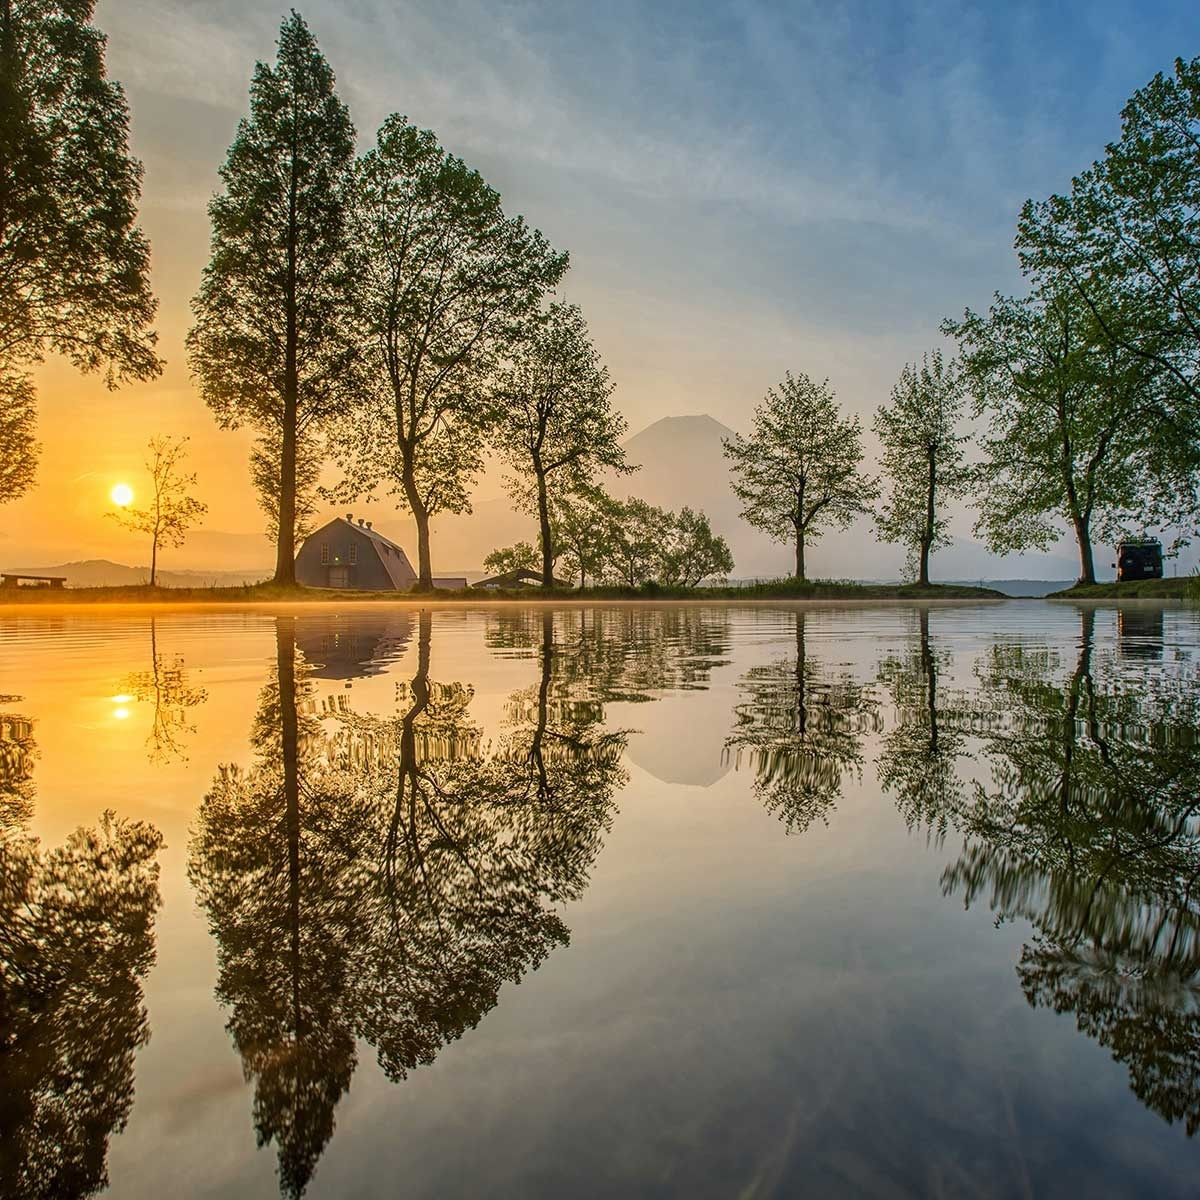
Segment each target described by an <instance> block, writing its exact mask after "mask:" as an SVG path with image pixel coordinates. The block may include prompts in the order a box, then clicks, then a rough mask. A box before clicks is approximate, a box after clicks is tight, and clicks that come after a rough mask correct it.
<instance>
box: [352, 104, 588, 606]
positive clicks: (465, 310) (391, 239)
mask: <svg viewBox="0 0 1200 1200" xmlns="http://www.w3.org/2000/svg"><path fill="white" fill-rule="evenodd" d="M353 230H354V234H353V236H354V248H355V258H354V262H355V267H354V276H355V283H354V290H355V294H356V298H357V318H356V319H357V327H356V328H357V338H358V344H359V347H360V349H361V350H362V353H363V357H364V362H365V370H366V373H367V376H366V380H365V382H364V385H363V387H362V389H361V391H360V393H359V394H358V396H357V397H356V404H355V409H354V419H353V420H352V421H350V422H346V423H344V424H343V425H342V427H341V429H340V431H339V436H338V437H337V438H336V439H335V443H334V450H335V455H336V457H337V459H338V461H339V463H340V464H341V466H342V469H343V472H344V475H345V483H344V485H343V487H342V489H341V493H340V494H342V495H343V496H345V497H347V498H348V497H350V496H354V495H362V494H364V493H366V492H369V491H371V490H372V489H373V488H375V487H377V486H379V485H380V484H386V485H388V486H389V487H390V488H391V489H392V490H393V491H394V492H397V493H398V494H399V495H400V496H402V497H403V501H404V503H405V505H406V506H407V507H408V509H409V510H410V511H411V512H412V515H413V519H414V521H415V522H416V525H417V575H418V582H417V587H418V588H419V589H421V590H425V591H429V590H431V589H432V587H433V568H432V559H431V551H430V531H429V522H430V518H431V517H432V516H434V515H435V514H437V513H439V512H455V513H461V512H469V511H470V498H469V487H470V484H471V483H472V481H473V480H474V477H475V475H476V473H477V472H478V470H479V469H480V467H481V465H482V461H483V460H482V449H483V443H484V432H485V430H486V427H487V424H488V418H489V407H488V404H487V394H486V393H487V386H488V380H489V378H490V373H491V371H492V369H493V368H494V366H495V365H496V362H497V358H498V356H499V355H501V354H502V353H503V352H505V351H506V350H508V349H509V348H510V347H511V345H512V344H513V342H514V340H515V339H516V337H517V336H518V332H519V331H520V329H521V326H522V323H523V322H524V321H525V320H526V319H527V318H528V317H529V316H530V314H532V313H533V312H535V311H536V310H537V308H538V306H539V304H540V303H541V301H542V298H543V295H544V294H545V292H546V291H547V290H548V289H550V288H552V287H553V286H554V285H555V284H556V283H557V282H558V281H559V279H560V278H561V277H562V274H563V272H564V271H565V270H566V268H567V256H566V255H565V254H558V253H556V252H555V251H554V250H553V249H551V247H550V245H549V243H548V242H547V241H546V239H545V238H544V237H542V235H541V234H540V233H539V232H538V231H537V230H531V229H529V228H528V227H527V226H526V225H525V222H524V221H523V220H522V219H521V218H520V217H507V216H505V214H504V211H503V209H502V207H501V204H500V196H499V194H498V193H497V192H496V191H495V190H494V189H493V188H491V187H489V186H488V185H487V183H486V182H485V181H484V180H483V177H482V176H481V175H480V174H479V173H478V172H477V171H474V170H472V169H471V168H469V167H468V166H467V165H466V164H465V163H464V162H463V161H462V160H461V159H459V158H455V157H454V156H453V155H451V154H448V153H447V152H446V151H445V150H443V149H442V147H441V146H440V145H439V144H438V141H437V138H436V137H435V135H434V134H433V133H432V132H430V131H429V130H420V129H417V128H415V127H414V126H413V125H411V124H409V122H408V121H407V120H406V119H405V118H404V117H401V116H397V115H392V116H390V117H389V118H388V119H387V120H386V121H385V122H384V123H383V125H382V126H381V127H380V129H379V133H378V136H377V138H376V143H375V147H374V148H373V149H372V150H370V151H369V152H368V153H367V154H365V155H363V157H362V158H361V159H360V160H359V162H358V166H357V169H356V173H355V193H354V207H353Z"/></svg>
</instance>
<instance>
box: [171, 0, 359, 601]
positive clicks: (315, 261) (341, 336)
mask: <svg viewBox="0 0 1200 1200" xmlns="http://www.w3.org/2000/svg"><path fill="white" fill-rule="evenodd" d="M353 156H354V128H353V126H352V125H351V123H350V114H349V112H348V111H347V109H346V106H345V105H344V104H343V103H342V102H341V101H340V100H339V99H338V97H337V95H336V93H335V92H334V77H333V72H332V70H330V67H329V64H328V63H327V62H326V61H325V59H324V57H323V56H322V55H321V52H320V51H319V50H318V48H317V45H316V42H315V40H314V39H313V36H312V34H311V32H310V31H309V29H308V26H307V25H306V24H305V23H304V21H303V19H302V18H301V17H300V16H299V15H298V14H296V13H295V12H293V13H292V14H291V16H290V17H288V18H286V19H285V20H284V22H283V25H282V26H281V28H280V31H279V55H278V58H277V61H276V63H275V65H274V66H273V67H272V66H269V65H268V64H266V63H262V62H260V63H257V64H256V65H255V68H254V77H253V80H252V82H251V85H250V113H249V115H248V116H247V117H244V118H243V119H242V120H241V122H240V123H239V125H238V131H237V136H236V138H235V139H234V141H233V144H232V145H231V146H230V147H229V154H228V157H227V158H226V160H225V164H224V166H223V167H222V168H221V180H222V183H223V184H224V189H225V190H224V192H223V193H222V194H220V195H218V196H215V197H214V198H213V200H212V201H211V202H210V203H209V206H208V215H209V219H210V221H211V223H212V255H211V258H210V259H209V263H208V265H207V266H206V267H205V269H204V278H203V281H202V283H201V286H200V290H199V292H198V293H197V295H196V297H195V298H194V300H193V301H192V307H193V310H194V313H195V317H196V323H195V325H194V326H193V327H192V329H191V331H190V332H189V334H188V352H189V357H190V361H191V364H192V369H193V371H194V372H195V373H196V376H197V377H198V379H199V382H200V388H201V391H202V393H203V395H204V398H205V400H206V401H207V403H208V405H209V407H210V408H211V409H212V410H213V412H214V414H215V415H216V418H217V420H218V422H219V423H220V424H221V426H222V427H224V428H236V427H237V426H240V425H243V424H245V425H250V426H251V427H252V428H254V429H255V430H256V431H257V432H258V433H259V435H260V441H259V443H258V447H257V451H258V452H259V453H260V454H261V453H263V452H265V451H267V450H268V449H270V451H272V452H274V451H276V450H277V451H278V454H279V459H278V471H277V472H274V471H266V470H263V469H260V467H261V464H256V466H255V470H254V474H255V482H256V484H258V485H259V486H260V488H262V487H264V486H269V487H270V488H271V492H270V493H268V494H269V495H270V497H271V499H270V500H269V501H268V504H271V505H273V506H274V509H275V511H274V517H273V520H274V523H275V525H276V526H277V533H276V564H275V580H276V582H278V583H294V582H295V562H294V555H295V544H296V492H297V462H298V461H300V462H303V461H305V459H304V456H305V454H306V453H311V448H312V447H313V445H314V444H316V442H315V441H314V440H315V439H319V436H320V434H321V432H322V431H323V430H324V429H325V428H326V427H327V425H328V423H329V421H330V419H331V418H332V417H333V416H334V415H335V414H337V413H340V412H343V411H344V410H345V406H346V404H347V402H348V399H349V396H350V394H351V393H352V392H353V391H354V388H355V378H356V376H355V372H354V369H353V368H354V364H355V359H356V348H355V346H354V343H353V339H352V337H351V320H350V318H351V315H352V305H351V304H350V302H349V298H350V297H351V296H352V294H353V291H352V288H351V278H350V275H349V273H348V270H347V233H346V219H345V209H346V192H347V185H348V180H349V176H350V170H351V166H352V163H353ZM301 447H304V448H305V449H301ZM276 497H277V499H276ZM269 512H270V510H269Z"/></svg>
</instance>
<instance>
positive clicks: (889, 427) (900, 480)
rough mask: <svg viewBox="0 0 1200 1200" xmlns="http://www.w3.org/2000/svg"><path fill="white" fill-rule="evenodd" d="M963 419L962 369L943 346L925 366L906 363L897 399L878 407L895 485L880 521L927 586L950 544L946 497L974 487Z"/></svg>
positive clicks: (886, 470)
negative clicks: (932, 564)
mask: <svg viewBox="0 0 1200 1200" xmlns="http://www.w3.org/2000/svg"><path fill="white" fill-rule="evenodd" d="M961 417H962V384H961V381H960V377H959V373H958V370H957V369H956V367H955V365H954V364H953V363H951V364H947V363H946V362H945V361H944V360H943V358H942V353H941V351H940V350H935V351H934V352H933V353H932V354H927V355H925V357H924V358H923V359H922V360H921V363H920V365H918V364H916V363H906V364H905V365H904V369H903V370H902V371H901V372H900V378H899V380H898V381H897V383H896V384H895V385H894V386H893V388H892V395H891V403H890V404H889V405H887V406H885V407H881V408H879V409H878V410H877V411H876V413H875V420H874V429H875V433H876V435H877V436H878V437H879V440H880V442H881V443H882V444H883V459H882V462H881V464H880V465H881V466H882V468H883V477H884V479H885V480H886V481H887V484H888V492H887V496H886V498H885V499H884V502H883V505H882V507H881V508H880V510H879V512H878V513H876V516H875V525H876V528H877V530H878V532H879V536H880V538H882V540H884V541H886V542H899V543H900V544H901V545H902V546H904V547H905V548H906V549H907V551H908V567H909V570H910V572H911V573H912V574H914V575H915V576H916V577H917V580H918V582H919V583H923V584H927V583H928V582H929V556H930V554H931V553H932V552H933V551H934V550H936V549H938V548H939V547H941V546H946V545H949V542H950V539H949V536H948V533H947V529H948V527H949V518H948V517H947V515H946V510H945V502H946V501H947V500H953V499H956V498H959V497H962V496H964V495H966V493H967V491H968V489H969V486H970V480H971V474H970V472H969V470H968V469H967V467H966V464H965V461H964V454H963V443H964V442H965V441H966V437H965V435H964V434H962V433H960V432H959V424H960V421H961Z"/></svg>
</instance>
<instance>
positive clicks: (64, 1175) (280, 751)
mask: <svg viewBox="0 0 1200 1200" xmlns="http://www.w3.org/2000/svg"><path fill="white" fill-rule="evenodd" d="M1198 655H1200V611H1197V610H1195V609H1189V608H1184V607H1179V606H1174V607H1173V606H1169V605H1168V606H1163V605H1155V604H1153V603H1150V602H1135V603H1130V604H1127V605H1121V606H1119V607H1117V606H1111V605H1107V606H1106V605H1096V606H1089V607H1080V606H1075V605H1071V604H1066V603H1061V602H1045V601H1032V600H1024V601H1011V602H1006V603H996V604H974V605H971V604H963V605H932V606H926V607H918V606H905V605H887V606H878V607H855V606H841V605H823V606H809V607H803V606H795V605H793V606H788V605H780V606H766V605H764V606H757V607H754V606H742V607H739V606H736V605H728V606H727V605H718V604H713V605H701V604H697V605H674V606H671V605H660V606H632V605H631V606H621V605H613V606H608V607H604V606H594V607H589V606H575V607H571V606H564V607H561V608H550V607H538V606H528V607H522V606H515V605H512V606H499V605H497V606H492V607H486V606H482V607H479V608H469V607H457V606H451V605H446V606H441V607H434V608H432V609H418V608H416V607H405V606H401V605H375V604H371V605H362V604H359V605H350V606H346V607H334V606H303V607H293V608H289V609H286V610H285V609H280V610H279V611H271V610H266V609H246V610H239V611H232V610H231V611H214V610H210V611H204V610H183V609H179V610H172V609H170V608H167V607H163V608H160V609H156V610H151V609H144V610H131V609H114V610H101V611H95V610H91V609H83V608H75V609H71V608H59V609H46V610H42V609H41V608H40V606H39V609H38V610H37V611H31V610H29V609H20V610H18V609H13V608H9V609H4V610H0V859H2V861H0V880H2V886H0V963H2V967H3V977H2V986H3V992H2V994H0V1005H2V1007H0V1023H2V1026H0V1027H2V1033H3V1040H2V1043H0V1044H2V1047H3V1056H2V1057H0V1072H2V1075H3V1078H2V1080H0V1196H5V1197H10V1196H11V1197H18V1196H20V1197H74V1196H84V1195H92V1194H95V1193H97V1192H103V1194H104V1195H106V1196H111V1197H154V1198H159V1197H164V1196H167V1197H180V1198H182V1197H193V1196H195V1197H217V1196H221V1197H226V1196H235V1197H274V1196H277V1195H283V1196H299V1195H302V1194H303V1195H306V1196H310V1197H375V1196H381V1197H382V1196H388V1197H390V1196H396V1195H404V1196H406V1197H457V1196H489V1197H546V1198H550V1197H563V1196H570V1197H741V1198H751V1197H753V1198H756V1200H757V1198H760V1197H783V1196H787V1197H791V1196H814V1197H824V1196H866V1197H907V1196H912V1197H924V1196H945V1197H952V1196H988V1197H1008V1196H1014V1197H1024V1196H1060V1195H1070V1196H1072V1197H1075V1196H1086V1197H1089V1198H1091V1197H1102V1196H1155V1197H1168V1196H1194V1195H1195V1194H1196V1187H1197V1185H1196V1179H1197V1171H1198V1169H1200V1144H1198V1140H1197V1139H1196V1138H1195V1137H1194V1136H1193V1135H1194V1133H1195V1131H1196V1130H1197V1128H1200V818H1198V816H1197V808H1198V806H1200V738H1198V734H1197V726H1198V720H1197V718H1198V716H1200V713H1198V709H1200V657H1198Z"/></svg>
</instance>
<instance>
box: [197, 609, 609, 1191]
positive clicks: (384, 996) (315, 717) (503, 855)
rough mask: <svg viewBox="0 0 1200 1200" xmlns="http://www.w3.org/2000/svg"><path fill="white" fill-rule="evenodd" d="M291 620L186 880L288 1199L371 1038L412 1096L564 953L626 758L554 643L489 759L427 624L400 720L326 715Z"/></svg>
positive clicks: (303, 1181)
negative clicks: (409, 1081) (570, 906)
mask: <svg viewBox="0 0 1200 1200" xmlns="http://www.w3.org/2000/svg"><path fill="white" fill-rule="evenodd" d="M547 618H549V614H547ZM291 621H292V619H291V618H280V619H279V632H278V646H277V659H278V661H277V666H276V682H274V683H273V684H272V685H270V686H269V687H268V688H267V689H265V690H264V692H263V695H262V699H261V701H260V708H259V713H258V717H257V720H256V723H255V729H254V732H253V738H252V740H253V744H254V746H255V749H256V760H255V764H254V766H252V767H251V768H250V769H249V770H248V771H246V772H242V771H239V770H238V769H236V768H233V767H227V768H223V769H222V770H221V771H220V772H219V773H218V776H217V779H216V781H215V783H214V787H213V789H212V790H211V791H210V792H209V794H208V796H206V797H205V800H204V804H203V807H202V810H201V817H200V823H199V832H198V834H197V836H196V839H195V841H194V843H193V846H192V858H191V868H190V870H191V874H192V877H193V879H194V881H195V883H196V887H197V890H198V893H199V897H200V902H201V904H202V906H203V907H204V908H205V910H206V912H207V913H208V917H209V922H210V926H211V928H212V931H213V933H214V936H215V937H216V939H217V942H218V947H219V949H218V961H219V967H220V977H219V981H218V995H219V997H220V999H221V1001H222V1003H224V1004H226V1005H228V1006H229V1007H230V1009H231V1012H232V1015H231V1019H230V1022H229V1028H230V1031H231V1033H232V1034H233V1038H234V1043H235V1046H236V1047H237V1049H238V1052H239V1053H240V1054H241V1056H242V1059H243V1064H244V1067H245V1070H246V1073H247V1077H248V1078H252V1079H254V1081H255V1124H256V1127H257V1130H258V1136H259V1142H260V1144H266V1143H267V1142H275V1143H276V1144H277V1146H278V1148H279V1175H280V1185H281V1188H282V1190H283V1191H285V1192H286V1193H288V1194H291V1195H299V1194H301V1193H302V1192H303V1191H304V1189H305V1187H306V1186H307V1183H308V1181H309V1179H310V1177H311V1175H312V1172H313V1170H314V1168H315V1165H316V1162H317V1159H318V1158H319V1156H320V1154H321V1152H322V1150H323V1148H324V1146H325V1144H326V1143H327V1142H328V1140H329V1138H330V1136H331V1135H332V1133H333V1128H334V1109H335V1107H336V1104H337V1102H338V1100H339V1099H340V1097H341V1095H342V1093H343V1092H344V1091H345V1090H346V1089H347V1087H348V1086H349V1083H350V1078H351V1075H352V1074H353V1071H354V1067H355V1057H354V1040H355V1038H362V1039H363V1040H365V1041H366V1042H367V1043H369V1044H370V1045H371V1046H372V1047H374V1049H375V1051H376V1053H377V1056H378V1060H379V1063H380V1066H381V1067H382V1068H383V1070H384V1072H385V1073H386V1074H387V1076H388V1077H389V1078H391V1079H393V1080H398V1079H401V1078H403V1077H404V1076H405V1075H406V1073H407V1072H408V1071H409V1070H411V1069H413V1068H414V1067H416V1066H418V1065H419V1064H423V1063H429V1062H432V1061H433V1059H434V1057H435V1055H436V1054H437V1053H438V1051H439V1049H440V1048H441V1046H442V1045H444V1044H445V1043H446V1042H447V1041H449V1040H452V1039H454V1038H457V1037H459V1036H460V1035H461V1034H462V1033H463V1032H464V1031H465V1030H467V1029H468V1028H471V1027H473V1026H474V1025H475V1024H476V1023H478V1021H479V1020H480V1018H481V1017H482V1016H483V1015H484V1014H485V1013H486V1012H487V1011H488V1010H489V1009H491V1008H492V1007H493V1006H494V1005H495V1003H496V1001H497V998H498V994H499V991H500V988H501V986H502V984H504V983H505V982H508V981H515V980H518V979H520V977H521V976H522V975H523V974H524V972H525V971H527V970H530V969H532V968H534V967H536V966H537V965H538V964H539V963H540V962H542V961H543V959H544V958H545V957H546V955H547V954H549V953H550V951H551V950H552V949H553V948H554V947H555V946H557V945H559V944H561V943H564V942H565V941H566V940H567V938H568V932H567V928H566V925H565V924H564V922H563V920H562V916H561V913H560V912H559V908H560V907H561V905H562V904H564V903H565V902H567V901H569V900H572V899H575V898H576V897H578V896H579V895H580V894H581V893H582V891H583V889H584V887H585V886H586V882H587V874H588V871H589V869H590V866H591V863H592V861H593V860H594V858H595V856H596V854H597V853H598V851H599V849H600V845H601V841H602V838H603V834H604V831H605V830H606V829H607V828H608V822H609V819H610V814H611V807H612V796H613V794H614V792H615V790H616V788H617V787H618V786H619V784H620V783H621V782H622V780H623V778H624V776H623V772H622V769H621V767H620V754H621V749H622V747H623V744H624V743H623V738H622V737H621V735H616V734H611V733H607V732H605V731H604V729H603V727H602V724H601V721H600V714H599V712H598V710H597V709H596V707H595V705H593V704H591V703H588V702H584V703H583V704H579V703H577V702H576V701H575V700H574V698H573V697H572V682H571V680H570V678H569V676H567V675H564V673H563V672H562V671H561V670H560V669H559V668H560V659H559V657H558V655H557V654H556V648H555V645H554V642H553V636H552V634H553V631H552V628H551V626H550V625H549V624H547V625H546V626H545V628H544V631H543V643H542V648H541V655H540V658H541V674H540V680H539V682H538V684H537V685H536V687H535V688H533V689H531V690H530V691H528V692H526V693H518V694H517V695H516V696H514V697H513V698H512V700H511V702H510V714H509V721H508V725H507V727H506V729H505V731H504V733H503V735H502V736H501V738H500V740H499V742H498V743H497V744H496V745H494V746H490V745H489V746H485V745H484V744H483V741H482V735H481V731H480V729H479V728H478V726H477V725H476V724H475V723H474V722H473V720H472V719H471V717H470V715H469V711H468V709H469V705H470V700H471V696H472V693H471V690H470V689H469V688H467V687H465V686H463V685H462V684H459V683H453V684H441V683H437V682H435V681H434V680H432V679H431V678H430V654H431V641H432V638H431V615H430V613H429V612H428V611H425V612H423V613H421V615H420V618H419V628H418V638H417V670H416V674H415V675H414V677H413V679H412V680H411V682H410V683H408V684H407V685H405V686H404V687H402V688H401V689H400V708H401V712H400V715H398V716H397V717H395V718H392V719H384V718H378V717H372V716H366V715H360V714H356V713H354V712H352V711H349V710H348V709H347V708H346V707H345V706H344V704H342V705H338V706H336V707H330V708H328V709H326V710H325V712H324V713H323V714H321V715H319V714H318V709H317V706H316V703H315V699H314V695H313V692H312V685H311V682H310V681H308V680H306V679H305V678H304V672H303V664H302V661H301V664H300V666H299V667H298V666H297V656H296V648H295V640H294V628H293V626H292V624H291ZM323 725H324V726H326V728H322V726H323Z"/></svg>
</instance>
